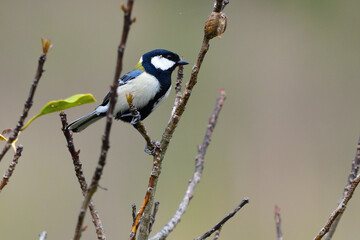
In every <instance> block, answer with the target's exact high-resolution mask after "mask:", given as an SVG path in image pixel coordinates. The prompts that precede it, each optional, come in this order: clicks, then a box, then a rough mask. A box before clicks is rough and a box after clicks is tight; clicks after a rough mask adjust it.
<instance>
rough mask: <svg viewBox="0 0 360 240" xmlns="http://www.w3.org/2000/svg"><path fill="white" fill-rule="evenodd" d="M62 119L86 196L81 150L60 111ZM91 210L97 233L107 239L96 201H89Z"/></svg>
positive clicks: (81, 186)
mask: <svg viewBox="0 0 360 240" xmlns="http://www.w3.org/2000/svg"><path fill="white" fill-rule="evenodd" d="M60 119H61V123H62V129H61V130H62V131H63V133H64V136H65V139H66V142H67V147H68V149H69V152H70V154H71V157H72V159H73V164H74V167H75V175H76V177H77V179H78V181H79V184H80V188H81V191H82V194H83V195H84V196H85V194H86V190H87V183H86V179H85V175H84V172H83V170H82V164H81V161H80V158H79V153H80V151H76V149H75V146H74V140H73V137H72V134H71V132H70V131H69V130H68V129H67V128H66V127H67V125H68V122H67V119H66V114H65V113H64V112H60ZM89 210H90V214H91V217H92V221H93V223H94V226H95V230H96V234H97V237H98V239H99V240H105V239H106V235H105V231H104V228H103V226H102V223H101V219H100V216H99V213H98V211H97V210H96V208H95V204H94V202H93V201H92V200H91V201H90V203H89Z"/></svg>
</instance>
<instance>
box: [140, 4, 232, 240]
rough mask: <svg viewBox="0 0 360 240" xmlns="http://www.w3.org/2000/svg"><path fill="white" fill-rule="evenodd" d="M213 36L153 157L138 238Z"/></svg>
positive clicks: (145, 229)
mask: <svg viewBox="0 0 360 240" xmlns="http://www.w3.org/2000/svg"><path fill="white" fill-rule="evenodd" d="M217 1H218V2H221V3H222V6H225V4H224V2H225V1H226V0H217ZM222 8H223V7H222ZM213 11H214V12H217V13H219V12H220V11H221V9H218V8H214V9H213ZM208 21H209V19H208V20H207V22H206V23H205V25H208V24H210V25H211V24H212V23H209V22H208ZM214 23H216V24H217V25H218V24H219V22H216V21H215V22H214ZM216 35H217V34H216ZM211 38H212V37H211V34H209V33H208V32H207V31H205V32H204V37H203V42H202V45H201V49H200V51H199V53H198V56H197V58H196V62H195V65H194V66H193V68H192V71H191V76H190V80H189V81H188V82H187V84H186V87H185V90H184V92H183V94H182V96H181V99H180V102H179V105H178V106H177V107H176V109H175V111H174V113H173V114H172V115H171V117H170V120H169V122H168V125H167V127H166V129H165V131H164V133H163V135H162V138H161V142H160V148H159V151H158V153H157V154H156V152H155V155H154V159H153V169H152V171H151V176H150V179H149V184H148V186H150V183H151V187H152V194H151V195H150V198H149V199H148V200H147V202H149V204H147V203H146V209H145V211H144V214H143V216H142V219H141V227H140V231H139V237H138V240H145V239H148V235H149V224H150V216H151V209H152V207H153V204H154V196H155V192H156V187H157V181H158V177H159V175H160V173H161V165H162V161H163V159H164V156H165V153H166V150H167V148H168V145H169V143H170V140H171V138H172V136H173V134H174V132H175V129H176V127H177V125H178V123H179V121H180V118H181V116H182V114H183V113H184V111H185V106H186V105H187V102H188V100H189V98H190V95H191V92H192V89H193V87H194V86H195V84H196V83H197V77H198V73H199V71H200V67H201V65H202V62H203V60H204V58H205V55H206V53H207V51H208V50H209V42H210V39H211ZM160 150H161V151H160ZM145 199H146V197H145ZM144 202H145V201H144Z"/></svg>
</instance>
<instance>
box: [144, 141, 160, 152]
mask: <svg viewBox="0 0 360 240" xmlns="http://www.w3.org/2000/svg"><path fill="white" fill-rule="evenodd" d="M151 142H152V144H151V145H152V150H150V149H149V146H148V144H147V143H146V145H145V150H144V151H145V152H146V153H147V154H149V155H154V154H155V149H156V144H157V142H156V141H155V140H151Z"/></svg>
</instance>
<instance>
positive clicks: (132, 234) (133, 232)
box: [129, 142, 161, 240]
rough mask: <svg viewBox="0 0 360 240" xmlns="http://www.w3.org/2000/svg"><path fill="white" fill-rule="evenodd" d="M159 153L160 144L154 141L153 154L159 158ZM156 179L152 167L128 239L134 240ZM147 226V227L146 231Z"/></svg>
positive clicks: (156, 165) (156, 164)
mask: <svg viewBox="0 0 360 240" xmlns="http://www.w3.org/2000/svg"><path fill="white" fill-rule="evenodd" d="M160 153H161V149H160V144H159V143H158V142H156V143H155V149H154V154H155V155H154V158H155V159H159V156H160ZM158 164H159V162H156V163H154V165H155V169H157V167H158V166H159V165H158ZM156 179H157V175H156V172H154V168H153V171H152V173H151V176H150V180H149V185H148V188H147V191H146V194H145V198H144V201H143V203H142V205H141V208H140V210H139V212H138V214H137V215H136V218H135V222H134V224H133V226H132V228H131V232H130V234H129V240H134V239H135V237H136V232H137V230H138V228H139V226H140V222H142V221H140V219H141V217H142V216H143V214H144V211H145V208H146V206H148V203H149V200H150V197H151V195H152V194H151V193H152V192H153V189H154V183H155V181H156ZM149 225H150V219H149ZM149 225H148V227H149ZM148 227H147V231H148ZM140 229H141V228H140ZM140 232H141V231H140Z"/></svg>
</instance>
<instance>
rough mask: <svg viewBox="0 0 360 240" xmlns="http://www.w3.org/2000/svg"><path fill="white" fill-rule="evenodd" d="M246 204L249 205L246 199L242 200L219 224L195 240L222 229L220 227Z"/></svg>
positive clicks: (200, 239)
mask: <svg viewBox="0 0 360 240" xmlns="http://www.w3.org/2000/svg"><path fill="white" fill-rule="evenodd" d="M247 203H249V199H248V198H244V199H243V200H242V201H241V203H240V204H239V205H238V206H237V207H236V208H235V209H234V210H233V211H232V212H230V213H229V214H228V215H227V216H226V217H224V218H223V219H222V220H221V221H220V222H219V223H217V224H216V225H215V226H214V227H213V228H212V229H210V230H209V231H207V232H206V233H204V234H203V235H202V236H201V237H198V238H197V239H196V240H202V239H206V238H208V237H210V235H211V234H212V233H213V232H215V231H216V230H218V229H220V228H222V226H223V225H224V224H225V223H226V222H227V221H228V220H229V219H230V218H232V217H233V216H234V215H235V214H236V213H237V212H238V211H239V210H240V209H241V208H242V207H243V206H245V205H246V204H247Z"/></svg>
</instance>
